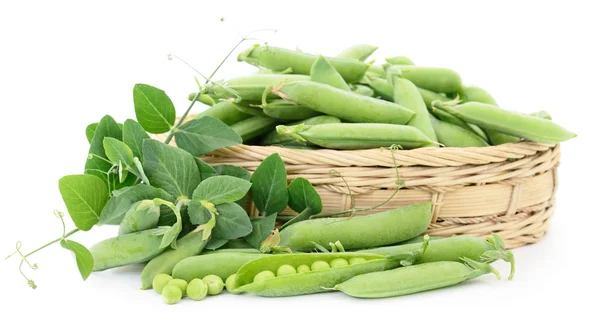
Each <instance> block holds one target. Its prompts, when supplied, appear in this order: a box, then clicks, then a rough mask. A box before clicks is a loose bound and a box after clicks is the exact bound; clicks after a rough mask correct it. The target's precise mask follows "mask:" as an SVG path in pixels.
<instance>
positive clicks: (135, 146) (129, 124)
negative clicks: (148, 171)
mask: <svg viewBox="0 0 600 322" xmlns="http://www.w3.org/2000/svg"><path fill="white" fill-rule="evenodd" d="M149 138H150V136H149V135H148V133H146V131H144V128H143V127H142V126H141V125H140V123H138V122H136V121H134V120H131V119H129V120H126V121H125V123H124V124H123V142H124V143H125V144H127V146H129V148H130V149H131V152H133V156H134V157H137V158H138V159H140V161H141V160H143V159H144V158H143V155H142V143H143V142H144V140H145V139H149Z"/></svg>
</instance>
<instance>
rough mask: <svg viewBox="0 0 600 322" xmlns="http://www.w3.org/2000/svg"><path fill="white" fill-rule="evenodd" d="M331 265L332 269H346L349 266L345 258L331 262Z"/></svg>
mask: <svg viewBox="0 0 600 322" xmlns="http://www.w3.org/2000/svg"><path fill="white" fill-rule="evenodd" d="M329 265H331V268H336V267H344V266H348V265H349V264H348V261H347V260H345V259H344V258H336V259H334V260H332V261H331V263H329Z"/></svg>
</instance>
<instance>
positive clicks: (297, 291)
mask: <svg viewBox="0 0 600 322" xmlns="http://www.w3.org/2000/svg"><path fill="white" fill-rule="evenodd" d="M428 244H429V238H425V240H424V241H423V243H422V244H421V247H419V248H418V249H415V250H412V251H409V252H405V253H398V254H395V255H393V256H384V255H377V254H368V253H361V254H359V253H344V252H342V253H293V254H282V255H276V256H268V257H262V258H258V259H255V260H252V261H250V262H248V263H246V264H244V265H243V266H242V267H241V268H240V269H239V270H238V272H237V275H236V280H235V284H234V289H235V290H236V291H237V292H249V293H254V294H256V295H259V296H265V297H283V296H295V295H303V294H312V293H319V292H325V291H327V288H332V287H334V286H335V285H337V284H339V283H342V282H344V281H346V280H348V279H350V278H352V277H354V276H357V275H361V274H366V273H371V272H380V271H384V270H388V269H392V268H395V267H398V266H409V265H412V263H414V262H415V261H417V260H418V259H419V258H420V257H421V256H422V255H423V253H424V252H425V251H426V249H427V246H428ZM357 259H360V260H357ZM334 261H338V262H339V261H342V262H345V263H348V264H347V265H343V266H334V265H333V262H334ZM316 262H324V263H332V265H331V268H325V269H319V270H316V268H315V266H314V265H313V264H314V263H316ZM324 263H322V264H324ZM283 265H286V266H292V267H295V268H298V267H300V266H303V267H311V270H300V269H298V270H297V272H296V273H293V274H289V275H283V276H276V277H272V278H267V279H262V280H256V279H255V277H256V276H257V275H258V274H260V273H262V274H264V272H265V271H269V272H271V273H272V272H278V271H279V268H280V267H281V266H283ZM325 267H329V265H327V264H325ZM271 273H270V274H271ZM271 275H274V273H272V274H271Z"/></svg>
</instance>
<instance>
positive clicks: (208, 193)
mask: <svg viewBox="0 0 600 322" xmlns="http://www.w3.org/2000/svg"><path fill="white" fill-rule="evenodd" d="M250 186H252V184H251V183H250V182H249V181H246V180H244V179H240V178H236V177H232V176H215V177H210V178H208V179H206V180H204V181H202V182H201V183H200V184H199V185H198V187H197V188H196V190H195V191H194V195H193V197H192V199H194V200H205V201H208V202H210V203H212V204H214V205H215V206H218V205H220V204H223V203H227V202H234V201H236V200H239V199H241V198H243V197H244V196H245V195H246V193H247V192H248V190H250Z"/></svg>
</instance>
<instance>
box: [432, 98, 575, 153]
mask: <svg viewBox="0 0 600 322" xmlns="http://www.w3.org/2000/svg"><path fill="white" fill-rule="evenodd" d="M442 109H443V110H444V111H446V112H448V113H450V114H452V115H454V116H456V117H458V118H460V119H462V120H464V121H466V122H468V123H472V124H475V125H478V126H480V127H481V128H484V129H488V130H495V131H498V132H501V133H504V134H509V135H512V136H516V137H521V138H524V139H527V140H530V141H534V142H539V143H546V144H556V143H560V142H563V141H566V140H569V139H572V138H574V137H576V136H577V134H575V133H573V132H570V131H568V130H567V129H565V128H563V127H561V126H560V125H558V124H556V123H554V122H552V121H550V120H546V119H541V118H538V117H535V116H531V115H527V114H522V113H518V112H512V111H508V110H505V109H502V108H500V107H497V106H495V105H491V104H484V103H476V102H467V103H464V104H460V105H456V106H454V107H451V106H449V105H442Z"/></svg>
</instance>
